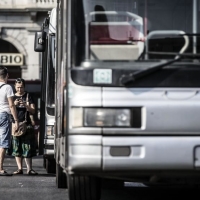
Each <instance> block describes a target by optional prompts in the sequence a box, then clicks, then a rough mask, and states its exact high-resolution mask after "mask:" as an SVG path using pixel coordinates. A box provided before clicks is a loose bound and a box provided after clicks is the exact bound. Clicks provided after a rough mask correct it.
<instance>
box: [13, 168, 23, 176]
mask: <svg viewBox="0 0 200 200" xmlns="http://www.w3.org/2000/svg"><path fill="white" fill-rule="evenodd" d="M18 174H23V170H22V169H18V170H17V171H15V172H13V175H18Z"/></svg>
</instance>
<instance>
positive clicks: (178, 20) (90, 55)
mask: <svg viewBox="0 0 200 200" xmlns="http://www.w3.org/2000/svg"><path fill="white" fill-rule="evenodd" d="M196 4H197V1H192V0H185V1H179V0H162V1H160V0H123V1H122V0H109V1H107V0H82V1H80V0H75V1H73V5H72V6H73V7H74V9H73V11H74V13H73V14H72V16H73V17H72V24H73V26H72V29H73V30H72V33H75V34H72V36H71V37H72V40H71V41H72V44H71V45H72V46H73V47H75V48H73V50H72V51H73V52H72V56H73V57H72V58H73V59H72V62H73V64H74V65H75V66H80V65H81V62H84V61H86V60H87V61H89V62H90V61H92V62H96V61H97V62H98V61H136V60H139V59H145V57H144V54H145V47H146V42H147V38H148V35H149V33H153V32H155V31H166V34H161V35H160V34H159V32H158V34H155V35H154V36H153V37H151V38H149V41H148V51H149V55H148V59H173V58H174V57H175V55H176V54H178V53H179V52H180V50H181V48H182V47H183V46H184V44H185V40H184V37H183V35H184V34H186V35H189V46H188V48H187V50H186V52H185V53H191V54H195V53H198V52H199V45H198V34H197V33H198V30H199V24H198V23H197V22H198V21H199V20H198V19H199V16H198V15H197V14H198V5H196ZM173 31H180V33H181V34H178V33H179V32H178V33H177V34H173ZM171 33H172V34H171ZM150 52H151V53H150ZM189 58H190V57H189Z"/></svg>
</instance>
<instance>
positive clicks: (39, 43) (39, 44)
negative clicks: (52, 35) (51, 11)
mask: <svg viewBox="0 0 200 200" xmlns="http://www.w3.org/2000/svg"><path fill="white" fill-rule="evenodd" d="M45 46H46V33H45V32H36V33H35V43H34V51H36V52H44V51H45Z"/></svg>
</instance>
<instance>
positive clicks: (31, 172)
mask: <svg viewBox="0 0 200 200" xmlns="http://www.w3.org/2000/svg"><path fill="white" fill-rule="evenodd" d="M27 174H28V175H38V173H37V172H36V171H34V170H33V169H31V170H30V171H28V172H27Z"/></svg>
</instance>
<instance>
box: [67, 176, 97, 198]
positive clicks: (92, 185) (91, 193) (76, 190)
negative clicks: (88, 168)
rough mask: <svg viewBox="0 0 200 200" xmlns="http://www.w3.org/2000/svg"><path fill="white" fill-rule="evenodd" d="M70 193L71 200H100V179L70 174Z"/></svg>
mask: <svg viewBox="0 0 200 200" xmlns="http://www.w3.org/2000/svg"><path fill="white" fill-rule="evenodd" d="M68 193H69V199H70V200H82V199H84V200H100V197H101V184H100V179H99V178H96V177H90V176H79V175H69V174H68Z"/></svg>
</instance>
